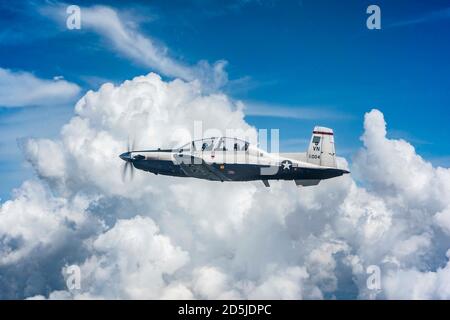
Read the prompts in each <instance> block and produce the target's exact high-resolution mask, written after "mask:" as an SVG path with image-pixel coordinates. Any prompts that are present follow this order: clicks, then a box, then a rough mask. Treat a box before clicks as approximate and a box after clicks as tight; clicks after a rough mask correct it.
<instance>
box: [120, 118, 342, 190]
mask: <svg viewBox="0 0 450 320" xmlns="http://www.w3.org/2000/svg"><path fill="white" fill-rule="evenodd" d="M131 149H133V148H131ZM119 157H120V158H121V159H122V160H124V161H125V164H124V168H123V172H122V178H123V179H125V176H126V175H127V171H128V168H131V177H133V170H134V168H136V169H139V170H143V171H148V172H151V173H154V174H161V175H168V176H175V177H191V178H198V179H205V180H212V181H221V182H224V181H255V180H261V181H262V182H263V183H264V185H265V186H266V187H270V184H269V181H270V180H293V181H294V182H295V184H296V185H297V186H304V187H308V186H315V185H318V184H319V182H320V181H321V180H325V179H330V178H334V177H339V176H342V175H344V174H348V173H350V172H349V171H347V170H344V169H339V168H338V167H337V164H336V153H335V147H334V134H333V130H332V129H330V128H325V127H319V126H315V127H314V130H313V133H312V136H311V140H310V143H309V147H308V150H307V152H301V153H277V154H274V153H268V152H266V151H264V150H262V149H259V148H258V147H256V146H254V145H252V144H250V143H249V142H247V141H244V140H241V139H237V138H229V137H210V138H204V139H200V140H194V141H191V142H189V143H187V144H185V145H183V146H182V147H179V148H175V149H155V150H137V151H134V150H130V147H128V151H127V152H124V153H122V154H121V155H120V156H119Z"/></svg>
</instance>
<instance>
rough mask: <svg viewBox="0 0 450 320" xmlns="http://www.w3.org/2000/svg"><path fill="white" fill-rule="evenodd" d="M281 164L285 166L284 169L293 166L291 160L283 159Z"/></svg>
mask: <svg viewBox="0 0 450 320" xmlns="http://www.w3.org/2000/svg"><path fill="white" fill-rule="evenodd" d="M281 165H282V166H283V170H289V169H290V168H291V166H292V164H291V163H290V162H289V161H283V162H282V163H281Z"/></svg>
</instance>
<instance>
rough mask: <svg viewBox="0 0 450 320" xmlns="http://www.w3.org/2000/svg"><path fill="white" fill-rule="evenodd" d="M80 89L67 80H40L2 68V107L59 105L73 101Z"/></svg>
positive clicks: (0, 79)
mask: <svg viewBox="0 0 450 320" xmlns="http://www.w3.org/2000/svg"><path fill="white" fill-rule="evenodd" d="M79 92H80V87H79V86H78V85H76V84H74V83H71V82H68V81H66V80H61V79H58V80H50V79H42V78H38V77H36V76H35V75H33V74H31V73H29V72H25V71H17V72H15V71H11V70H8V69H4V68H0V106H1V107H26V106H36V105H58V104H62V103H67V102H70V101H72V100H73V99H75V98H76V97H77V95H78V94H79Z"/></svg>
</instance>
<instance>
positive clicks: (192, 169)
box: [174, 154, 231, 181]
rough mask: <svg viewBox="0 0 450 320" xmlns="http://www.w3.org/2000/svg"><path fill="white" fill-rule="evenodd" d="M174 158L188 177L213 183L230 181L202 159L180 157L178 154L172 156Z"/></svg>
mask: <svg viewBox="0 0 450 320" xmlns="http://www.w3.org/2000/svg"><path fill="white" fill-rule="evenodd" d="M174 158H175V161H176V162H177V164H178V165H180V167H181V170H183V172H184V173H185V174H186V175H187V176H189V177H193V178H199V179H207V180H213V181H231V179H230V178H228V177H227V176H225V175H224V174H223V173H222V172H221V171H220V170H218V169H217V168H215V167H214V166H212V165H209V164H207V163H206V162H205V161H204V160H203V159H202V158H199V157H194V156H180V155H179V154H174Z"/></svg>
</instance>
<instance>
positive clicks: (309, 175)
mask: <svg viewBox="0 0 450 320" xmlns="http://www.w3.org/2000/svg"><path fill="white" fill-rule="evenodd" d="M160 152H161V151H160ZM133 165H134V166H135V168H137V169H140V170H144V171H148V172H152V173H155V174H162V175H169V176H176V177H189V176H187V175H186V174H185V173H184V171H183V170H182V169H181V166H180V165H178V164H175V163H174V162H172V161H170V160H135V161H133ZM199 165H200V164H199ZM211 166H212V167H214V169H215V170H217V171H218V172H220V173H221V174H223V175H224V176H225V177H227V178H229V179H230V180H232V181H252V180H303V179H304V180H324V179H330V178H334V177H338V176H341V175H343V174H344V173H348V171H345V170H341V169H334V168H323V169H322V168H317V169H316V168H301V167H291V168H290V169H289V170H283V167H282V166H280V167H279V168H278V170H277V171H276V172H275V174H262V172H263V171H262V170H263V169H262V168H264V167H265V168H267V166H262V165H257V164H215V163H214V164H211Z"/></svg>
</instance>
